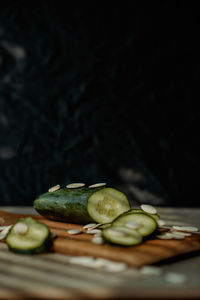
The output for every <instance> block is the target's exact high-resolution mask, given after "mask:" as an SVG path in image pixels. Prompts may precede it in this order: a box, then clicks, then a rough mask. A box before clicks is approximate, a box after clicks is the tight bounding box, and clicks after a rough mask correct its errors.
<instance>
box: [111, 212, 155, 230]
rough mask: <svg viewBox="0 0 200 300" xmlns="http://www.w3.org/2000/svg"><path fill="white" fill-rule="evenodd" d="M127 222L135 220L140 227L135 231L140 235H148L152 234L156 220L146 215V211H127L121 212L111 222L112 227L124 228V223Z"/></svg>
mask: <svg viewBox="0 0 200 300" xmlns="http://www.w3.org/2000/svg"><path fill="white" fill-rule="evenodd" d="M129 222H137V223H139V224H141V227H139V228H138V229H137V231H138V232H139V233H140V234H141V235H142V236H148V235H150V234H152V233H153V232H154V231H155V230H156V228H157V222H156V220H155V219H153V218H152V217H151V216H149V215H147V214H146V213H139V212H138V213H132V214H131V213H129V214H123V215H121V216H119V217H118V218H116V219H115V220H114V221H113V223H112V227H119V226H121V227H124V228H126V224H127V223H129Z"/></svg>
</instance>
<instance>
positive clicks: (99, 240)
mask: <svg viewBox="0 0 200 300" xmlns="http://www.w3.org/2000/svg"><path fill="white" fill-rule="evenodd" d="M92 243H93V244H97V245H101V244H103V239H102V237H101V236H95V237H93V239H92Z"/></svg>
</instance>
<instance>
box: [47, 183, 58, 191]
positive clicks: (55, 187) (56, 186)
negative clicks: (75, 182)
mask: <svg viewBox="0 0 200 300" xmlns="http://www.w3.org/2000/svg"><path fill="white" fill-rule="evenodd" d="M59 189H60V185H59V184H57V185H54V186H52V187H51V188H50V189H48V192H49V193H53V192H55V191H57V190H59Z"/></svg>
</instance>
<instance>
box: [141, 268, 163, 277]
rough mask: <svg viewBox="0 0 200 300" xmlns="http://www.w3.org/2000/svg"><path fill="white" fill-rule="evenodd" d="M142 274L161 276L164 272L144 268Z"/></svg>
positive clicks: (157, 269)
mask: <svg viewBox="0 0 200 300" xmlns="http://www.w3.org/2000/svg"><path fill="white" fill-rule="evenodd" d="M140 273H141V274H144V275H160V274H161V273H162V270H161V269H160V268H158V267H154V266H144V267H142V268H141V269H140Z"/></svg>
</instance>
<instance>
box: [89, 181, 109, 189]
mask: <svg viewBox="0 0 200 300" xmlns="http://www.w3.org/2000/svg"><path fill="white" fill-rule="evenodd" d="M105 185H106V183H105V182H102V183H95V184H92V185H89V188H90V189H94V188H98V187H102V186H105Z"/></svg>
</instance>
